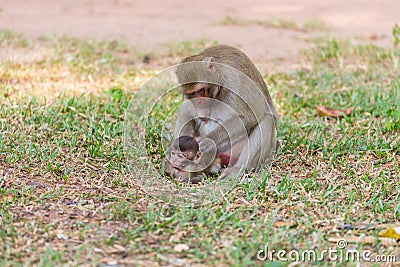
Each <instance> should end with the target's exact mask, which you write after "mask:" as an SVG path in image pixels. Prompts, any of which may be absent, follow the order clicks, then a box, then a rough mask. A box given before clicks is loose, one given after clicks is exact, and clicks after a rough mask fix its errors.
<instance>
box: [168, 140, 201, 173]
mask: <svg viewBox="0 0 400 267" xmlns="http://www.w3.org/2000/svg"><path fill="white" fill-rule="evenodd" d="M169 153H170V158H169V161H170V162H171V164H172V165H174V166H175V167H184V166H186V162H187V161H188V160H190V161H196V160H198V159H200V156H201V152H200V147H199V143H198V142H197V141H196V139H194V137H191V136H181V137H179V138H178V139H176V140H175V141H174V142H173V144H172V146H171V148H170V151H169Z"/></svg>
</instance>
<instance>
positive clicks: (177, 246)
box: [174, 244, 189, 252]
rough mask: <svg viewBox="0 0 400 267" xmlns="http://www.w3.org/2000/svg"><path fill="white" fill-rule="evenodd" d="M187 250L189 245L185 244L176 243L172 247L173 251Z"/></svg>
mask: <svg viewBox="0 0 400 267" xmlns="http://www.w3.org/2000/svg"><path fill="white" fill-rule="evenodd" d="M187 250H189V246H188V245H186V244H178V245H175V247H174V251H176V252H182V251H187Z"/></svg>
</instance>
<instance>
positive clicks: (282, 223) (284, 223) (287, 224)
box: [274, 221, 292, 227]
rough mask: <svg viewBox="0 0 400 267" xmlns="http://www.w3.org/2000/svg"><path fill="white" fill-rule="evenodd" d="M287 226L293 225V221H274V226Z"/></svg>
mask: <svg viewBox="0 0 400 267" xmlns="http://www.w3.org/2000/svg"><path fill="white" fill-rule="evenodd" d="M287 226H292V223H291V222H284V221H277V222H274V227H287Z"/></svg>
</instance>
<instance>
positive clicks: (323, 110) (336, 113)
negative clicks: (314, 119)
mask: <svg viewBox="0 0 400 267" xmlns="http://www.w3.org/2000/svg"><path fill="white" fill-rule="evenodd" d="M352 111H353V107H350V108H348V109H345V110H341V109H330V108H327V107H323V106H318V107H317V114H318V115H320V116H322V117H335V118H337V117H343V116H344V115H347V116H349V115H350V113H351V112H352Z"/></svg>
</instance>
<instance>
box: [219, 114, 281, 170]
mask: <svg viewBox="0 0 400 267" xmlns="http://www.w3.org/2000/svg"><path fill="white" fill-rule="evenodd" d="M275 123H276V119H275V117H274V116H273V115H266V116H265V117H264V118H263V119H262V120H261V121H260V122H259V123H258V125H257V126H256V127H255V128H254V129H253V131H251V133H250V135H249V139H248V142H247V143H246V144H245V146H244V147H243V149H242V151H241V153H240V156H239V159H238V161H237V162H236V163H235V165H234V166H232V167H228V168H227V169H226V170H225V171H224V172H223V174H222V178H224V177H227V176H232V177H233V176H236V177H238V176H240V175H241V174H242V172H243V171H246V170H253V171H257V170H258V169H259V168H260V165H261V164H262V163H263V162H265V161H266V160H267V159H271V158H272V156H273V153H274V151H275V145H276V144H275V130H276V125H275Z"/></svg>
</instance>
